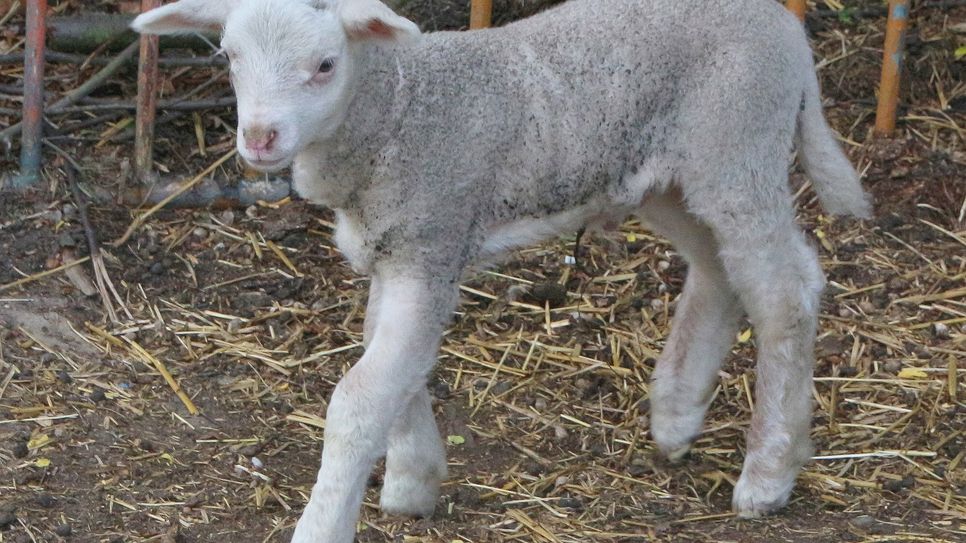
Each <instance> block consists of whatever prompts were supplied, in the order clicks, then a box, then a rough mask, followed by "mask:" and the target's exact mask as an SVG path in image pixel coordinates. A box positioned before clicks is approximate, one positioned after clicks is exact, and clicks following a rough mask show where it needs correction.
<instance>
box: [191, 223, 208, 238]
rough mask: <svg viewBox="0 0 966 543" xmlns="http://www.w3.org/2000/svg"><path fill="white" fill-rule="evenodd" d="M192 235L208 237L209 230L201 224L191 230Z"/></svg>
mask: <svg viewBox="0 0 966 543" xmlns="http://www.w3.org/2000/svg"><path fill="white" fill-rule="evenodd" d="M191 235H192V236H194V237H196V238H198V239H205V238H206V237H208V230H206V229H204V228H202V227H200V226H199V227H197V228H195V229H194V230H192V231H191Z"/></svg>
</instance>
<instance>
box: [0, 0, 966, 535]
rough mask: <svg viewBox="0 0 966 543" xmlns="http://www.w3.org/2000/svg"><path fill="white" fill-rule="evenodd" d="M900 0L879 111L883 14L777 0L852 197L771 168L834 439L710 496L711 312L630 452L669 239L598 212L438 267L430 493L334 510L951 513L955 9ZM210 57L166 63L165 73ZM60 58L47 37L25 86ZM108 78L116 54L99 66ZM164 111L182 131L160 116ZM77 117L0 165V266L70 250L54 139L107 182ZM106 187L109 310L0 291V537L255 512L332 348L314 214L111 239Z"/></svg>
mask: <svg viewBox="0 0 966 543" xmlns="http://www.w3.org/2000/svg"><path fill="white" fill-rule="evenodd" d="M88 4H90V3H86V4H85V3H80V2H75V3H73V4H72V3H69V2H68V3H65V4H62V5H65V6H66V7H64V8H63V10H65V11H66V12H70V11H71V10H79V9H88V8H89V7H90V6H89V5H88ZM860 4H861V5H862V6H865V5H867V4H868V5H873V4H876V3H874V2H866V3H860ZM822 7H823V8H825V7H826V6H824V5H823V6H822ZM0 15H2V14H0ZM913 15H914V18H913V20H914V24H915V28H914V30H913V33H912V36H913V38H912V42H911V47H910V51H909V53H910V60H909V62H908V66H909V67H910V72H909V74H910V77H909V78H908V79H907V81H906V84H905V87H904V91H903V104H904V109H903V111H902V112H901V115H902V117H901V122H900V129H899V131H898V133H897V134H896V135H895V137H894V138H889V139H876V138H873V137H871V136H870V132H871V130H870V129H871V123H872V115H871V113H872V111H873V109H874V96H875V88H876V82H877V80H878V74H877V66H878V62H879V60H878V59H879V56H880V55H881V49H880V48H881V44H882V34H881V30H882V29H883V28H884V25H885V22H884V19H883V18H882V17H879V16H872V17H866V18H858V19H857V18H854V17H846V16H842V17H838V18H834V17H823V18H812V19H810V20H809V25H810V28H811V29H812V32H813V38H814V41H815V46H816V51H817V54H818V56H819V58H820V59H826V60H827V61H828V64H827V65H825V66H823V68H822V69H821V71H820V75H821V78H822V83H823V88H824V89H825V97H826V101H827V105H828V115H829V118H830V121H831V122H832V124H833V125H834V126H835V127H836V128H837V129H838V130H839V131H840V132H841V133H842V134H843V137H844V139H845V140H846V142H847V149H848V151H849V153H850V155H851V157H852V159H853V161H854V163H855V164H856V165H857V166H858V167H859V169H860V170H861V171H863V174H864V177H863V182H864V183H865V184H866V186H867V187H868V189H869V190H870V192H871V193H872V194H873V195H874V198H875V204H876V218H875V219H873V220H871V221H866V222H859V221H852V220H844V219H836V220H830V219H829V218H827V217H825V216H823V215H822V214H821V210H820V209H819V208H818V207H817V205H816V202H815V200H814V197H813V195H812V193H811V192H810V191H809V190H808V189H807V187H804V188H803V183H804V180H803V179H802V176H801V175H800V174H799V173H798V172H797V171H796V172H795V173H794V174H793V175H792V183H793V185H794V186H795V187H796V188H802V190H801V193H800V197H799V198H798V203H799V206H800V210H801V215H800V219H801V223H802V226H803V228H804V229H805V230H806V231H807V232H808V233H809V235H810V236H811V237H812V239H813V240H814V241H815V243H816V245H817V246H819V247H820V251H821V256H822V260H823V266H824V268H825V270H826V273H827V275H828V277H829V279H830V286H829V289H828V291H827V293H826V295H825V297H824V299H823V306H822V322H821V325H820V336H819V341H818V345H817V358H818V365H817V371H816V375H817V377H818V381H817V382H816V385H815V396H816V398H817V405H816V411H815V420H814V424H813V427H814V432H813V437H814V439H815V441H816V455H818V456H830V455H843V457H841V458H838V459H834V458H833V459H822V458H820V459H817V460H815V461H813V462H812V463H811V464H809V465H808V466H807V468H806V470H805V473H804V474H803V475H802V477H801V478H800V479H799V484H798V486H797V488H796V491H795V493H794V495H793V499H792V502H791V503H790V504H789V506H788V507H787V508H786V509H784V510H783V511H781V512H780V513H779V514H777V515H774V516H771V517H767V518H763V519H757V520H738V519H736V518H734V517H733V516H732V515H731V514H730V494H731V489H732V486H733V484H734V482H735V480H736V478H737V475H738V473H739V472H740V468H741V461H742V458H743V447H744V443H743V434H744V430H745V429H746V428H747V422H748V417H749V413H750V409H751V401H750V398H749V391H750V388H751V387H753V383H754V371H753V368H754V366H753V359H754V339H753V336H751V337H748V336H747V335H746V334H742V336H741V337H739V338H738V343H736V347H735V349H734V351H733V353H732V355H731V356H730V357H729V359H728V361H727V362H726V364H725V366H724V367H723V368H722V372H721V381H720V385H719V388H718V390H717V391H716V398H715V401H714V403H713V405H712V407H711V410H710V413H709V421H708V430H707V431H706V433H705V434H704V435H703V436H702V437H701V438H700V439H699V440H698V441H697V442H696V444H695V448H694V451H693V452H692V453H691V454H690V456H689V457H688V458H687V459H686V460H685V462H684V463H683V464H682V465H677V466H672V465H668V464H666V463H665V462H664V461H662V460H661V459H659V458H658V456H657V455H656V453H655V451H654V447H653V444H652V443H651V442H650V441H649V436H648V432H647V382H648V376H649V374H650V371H651V369H652V368H653V363H654V357H655V356H656V355H657V353H658V352H659V351H660V348H661V346H662V345H663V341H664V339H665V338H666V334H667V330H668V325H669V322H668V320H669V314H673V306H674V301H675V299H676V297H677V296H678V294H679V293H680V289H681V285H682V284H683V280H684V275H685V268H684V265H683V263H682V262H681V260H680V258H678V257H677V256H675V255H674V253H673V249H672V248H671V247H669V246H668V245H666V244H665V243H664V242H663V241H661V240H659V239H656V238H654V237H652V236H651V235H650V234H649V233H648V232H646V231H645V230H643V229H642V228H641V226H640V225H639V224H637V223H635V222H630V223H626V224H624V225H623V226H622V227H621V229H620V230H619V231H617V232H611V233H605V234H601V235H598V236H596V237H592V238H585V239H584V241H583V243H582V245H581V246H580V247H579V248H578V249H577V250H576V252H577V254H578V256H579V263H578V265H577V266H571V265H568V264H566V263H565V260H566V257H567V256H569V255H572V254H574V252H575V247H574V244H575V243H574V242H575V239H574V238H573V237H570V238H561V239H558V240H553V241H551V242H548V243H546V244H544V245H541V246H538V247H534V248H532V249H528V250H524V251H520V252H519V253H517V254H515V255H514V256H513V258H510V259H508V260H507V262H506V263H505V264H504V265H501V266H500V267H498V268H494V269H492V270H478V271H476V272H474V273H473V274H471V275H470V276H469V277H468V278H467V281H466V283H465V285H466V287H467V289H466V290H464V292H463V294H464V299H463V301H462V303H461V305H460V309H459V312H458V314H457V316H456V318H455V321H454V325H453V328H452V331H451V332H450V333H449V334H448V335H447V337H446V340H445V341H444V351H443V353H442V354H441V357H440V363H439V367H438V369H437V371H436V373H435V374H434V376H433V377H432V380H431V384H430V389H431V391H432V393H433V396H434V405H435V409H436V411H437V418H438V420H439V423H440V428H441V431H442V433H443V435H444V436H447V438H448V440H449V445H448V458H449V462H450V476H449V478H448V479H447V482H446V483H445V486H444V488H443V496H442V497H441V498H440V501H439V503H438V507H437V512H436V514H435V515H434V516H433V517H432V518H430V519H422V520H407V519H399V518H386V517H383V516H382V515H381V514H380V513H379V511H378V508H377V506H376V504H378V487H379V484H380V477H381V467H377V469H376V471H375V472H374V475H373V477H372V478H371V481H370V483H371V485H370V486H371V487H372V488H371V490H370V491H369V493H368V494H367V497H366V506H365V508H364V512H363V517H362V520H361V522H360V524H359V536H358V540H359V541H365V542H379V541H406V542H457V541H474V542H476V541H481V542H482V541H535V542H536V541H539V542H577V541H607V542H610V541H668V542H670V541H676V542H680V541H716V542H731V541H733V542H740V543H745V542H747V543H752V542H765V541H767V542H786V541H787V542H840V541H848V542H873V541H874V542H891V541H923V542H925V541H936V542H943V541H946V542H953V541H966V527H964V526H963V524H962V523H963V521H964V519H966V473H964V471H966V470H964V469H963V465H964V463H963V460H964V455H966V452H964V451H966V447H964V445H966V430H964V429H966V404H964V403H963V401H964V398H966V378H964V375H966V365H964V364H966V347H964V343H966V317H964V315H966V297H964V294H963V292H962V286H963V285H964V284H966V281H964V279H966V241H964V240H966V222H964V210H966V151H964V149H966V141H964V132H963V128H962V127H964V126H966V107H964V105H966V89H964V87H963V85H962V82H963V81H964V80H966V77H964V71H966V61H964V60H954V58H953V51H954V50H955V49H956V48H957V47H958V46H962V45H963V43H964V42H966V38H964V37H963V34H961V33H960V34H957V33H956V32H954V31H953V30H951V28H952V27H953V26H954V25H955V24H956V23H960V24H961V23H962V22H963V21H966V8H962V7H951V8H947V9H919V10H914V11H913ZM18 17H19V16H18ZM9 24H10V25H16V24H22V20H19V19H17V17H15V18H14V19H12V22H11V23H9ZM5 39H6V40H7V41H6V42H5V43H8V44H9V43H12V40H11V39H10V38H9V36H8V37H6V38H5ZM843 51H845V52H846V53H847V54H846V55H845V56H844V57H843V56H842V54H843ZM4 69H6V68H4ZM6 73H13V72H12V71H9V70H8V71H7V72H6ZM216 73H217V69H216V68H210V69H195V70H179V71H177V73H174V74H172V73H168V74H166V76H165V85H166V92H180V91H183V90H184V89H190V88H193V86H196V85H198V84H200V83H201V82H204V81H206V80H207V79H208V78H209V77H212V76H213V75H215V74H216ZM85 74H86V75H89V71H82V72H77V71H75V70H74V68H73V67H71V66H65V65H58V66H55V67H53V68H51V69H50V78H51V85H53V86H57V85H60V86H61V87H62V88H63V89H69V88H72V86H76V83H77V82H78V81H81V80H82V79H83V75H85ZM134 88H135V79H134V77H133V74H132V73H131V72H124V73H121V74H119V75H118V76H117V77H116V78H115V79H114V80H112V83H111V84H110V85H109V86H108V88H104V89H102V90H101V91H100V92H99V96H100V97H102V98H105V99H106V98H117V97H127V98H128V99H130V97H131V96H133V93H134ZM0 90H2V89H0ZM3 92H7V91H6V90H4V91H3ZM15 105H16V101H15V100H12V99H10V97H9V95H6V94H5V95H3V96H2V97H0V106H4V107H7V108H14V107H15ZM5 115H6V116H5ZM124 118H125V117H123V116H119V117H116V118H113V119H108V120H105V121H104V122H106V123H113V122H117V121H121V120H123V119H124ZM2 119H7V120H11V119H13V117H11V116H10V115H9V114H0V120H2ZM59 122H62V123H63V124H61V127H62V128H64V127H67V128H69V127H70V126H71V125H72V123H76V122H78V118H74V119H72V120H62V121H59ZM233 125H234V119H233V113H232V112H231V111H230V110H212V111H206V112H203V113H202V114H200V115H199V116H198V117H197V118H196V117H193V116H191V115H188V116H183V117H180V118H177V119H172V120H170V122H166V123H163V124H161V126H160V127H159V134H158V142H157V147H156V161H157V164H158V167H159V170H160V171H162V172H164V173H170V174H171V175H178V176H183V177H190V176H192V175H194V174H195V173H196V172H198V171H201V169H203V168H204V167H205V166H206V165H207V164H210V163H211V162H212V161H213V160H214V159H215V158H217V157H218V156H220V155H221V154H223V153H224V152H226V151H227V150H229V149H230V148H231V146H232V133H231V127H232V126H233ZM199 127H200V128H199ZM121 128H123V127H121ZM196 129H199V130H200V131H201V138H202V140H203V142H204V146H203V147H202V146H199V145H198V144H197V143H196V142H195V138H194V137H192V138H185V134H194V133H195V130H196ZM109 130H112V128H111V125H108V124H102V125H95V126H93V127H87V128H84V129H78V130H76V131H71V130H65V131H64V134H65V135H64V136H63V137H60V139H56V138H55V139H53V141H55V142H56V144H57V145H58V146H60V147H61V148H62V149H63V152H60V153H53V152H51V153H49V154H48V155H45V157H46V159H47V168H46V170H45V183H44V184H43V186H42V187H40V188H38V189H36V190H34V191H28V192H17V193H13V192H11V191H6V192H0V288H3V285H9V284H11V283H13V282H15V281H18V280H21V279H23V278H24V277H27V276H31V275H33V274H37V273H40V272H43V271H45V270H53V269H56V268H57V267H58V266H61V265H62V264H65V263H68V262H69V261H70V260H71V259H73V258H82V257H84V256H86V255H88V252H89V251H88V248H87V239H86V237H85V233H84V229H83V224H82V221H81V220H80V216H79V213H78V211H77V202H76V201H74V200H73V198H72V197H71V195H70V191H69V190H68V188H67V184H66V183H67V180H66V179H67V178H66V176H65V175H64V169H63V168H64V165H65V160H66V159H65V158H64V157H65V155H66V156H69V157H72V159H73V160H76V161H78V162H79V163H80V165H81V166H82V168H83V170H82V175H81V181H82V184H83V186H84V187H85V189H86V190H87V192H88V194H89V195H98V194H101V195H102V194H104V193H111V192H115V193H117V192H120V191H122V190H124V187H125V186H126V183H127V182H128V180H127V178H126V176H127V171H128V170H129V166H128V164H127V162H128V157H130V156H131V155H132V145H131V143H130V141H127V140H123V139H121V140H120V141H118V140H116V139H111V138H110V137H105V135H104V131H109ZM116 131H117V132H120V131H121V129H118V130H116ZM189 140H190V141H189ZM14 158H15V154H10V155H7V156H6V157H5V158H2V159H0V166H2V167H4V168H10V169H12V168H13V166H14V164H15V163H14ZM221 175H223V176H226V177H237V176H238V175H244V172H243V171H242V169H241V167H240V166H239V165H237V164H229V165H228V166H226V167H225V168H224V169H223V170H221ZM137 213H138V212H137V211H135V210H131V209H127V208H125V207H123V206H120V205H116V204H113V203H111V202H109V201H108V202H105V201H103V199H101V200H98V202H97V203H96V204H94V205H92V207H91V209H90V215H91V223H92V225H93V228H94V230H95V232H96V235H97V237H98V238H99V240H100V243H101V245H102V247H103V248H104V251H105V264H106V270H107V272H108V276H109V277H110V279H111V280H112V281H113V284H114V285H115V287H116V289H117V292H118V296H117V297H116V298H114V300H113V303H112V305H113V307H114V308H115V309H116V310H117V312H118V320H117V322H111V320H110V319H109V318H108V314H107V312H106V310H105V308H104V305H103V303H102V302H101V298H100V297H99V296H98V295H97V294H94V295H85V294H84V293H83V290H84V288H83V287H84V285H83V283H84V279H85V277H86V278H87V279H88V280H89V281H91V282H93V277H94V275H93V272H92V271H91V268H90V264H89V263H88V262H84V263H82V264H80V265H78V266H75V268H74V270H75V273H74V275H71V276H68V274H66V273H64V272H57V273H53V274H51V275H50V276H48V277H45V278H43V279H40V280H36V281H31V282H28V283H26V284H25V285H24V286H22V287H18V288H13V289H4V290H0V542H7V541H12V542H18V543H20V542H24V543H26V542H30V541H61V540H64V541H84V542H86V541H92V542H93V541H98V542H102V541H105V542H106V541H110V542H114V541H117V542H120V541H132V542H134V541H157V542H163V543H171V542H176V541H177V542H182V541H183V542H188V541H199V542H202V541H218V542H221V541H224V540H226V539H228V540H230V541H237V542H262V541H285V540H286V537H287V536H288V535H289V534H290V533H291V529H292V527H293V525H294V522H295V521H296V520H297V518H298V515H299V512H300V511H301V509H302V507H303V506H304V504H305V502H306V499H307V495H308V492H309V491H310V489H311V485H312V483H313V481H314V478H315V473H316V470H317V468H318V461H319V451H320V448H321V445H322V435H323V431H322V426H323V425H324V414H325V408H326V405H327V404H326V402H327V400H328V397H329V395H330V394H331V392H332V389H333V387H334V384H335V383H336V382H337V381H338V379H339V377H340V376H341V375H342V374H343V373H344V372H345V371H346V369H347V368H348V367H350V365H351V364H352V363H353V362H354V361H355V360H356V359H357V358H358V356H359V354H360V352H361V349H360V348H359V347H358V345H359V344H360V342H361V330H362V320H363V317H364V308H365V301H366V287H367V285H368V281H367V280H366V279H365V278H363V277H359V276H357V275H356V274H354V273H353V272H352V270H351V269H350V268H349V267H348V266H347V264H346V263H345V262H344V260H343V258H342V256H341V254H340V253H339V251H338V249H337V248H336V247H335V246H334V243H333V241H332V236H331V234H332V230H331V225H332V223H331V221H332V217H331V214H330V212H329V211H327V210H324V209H318V208H314V207H312V206H309V205H307V204H305V203H304V202H300V201H297V200H295V201H291V200H286V201H283V202H279V203H262V204H259V205H256V206H252V207H250V208H247V209H231V210H183V209H182V210H162V211H160V212H159V213H157V214H156V215H154V216H152V217H151V218H150V219H149V220H148V221H147V222H146V224H145V225H144V226H143V227H142V228H140V229H139V230H138V231H137V232H136V234H135V235H134V236H133V237H132V238H131V239H130V240H129V241H128V242H127V243H124V244H121V245H120V246H118V247H114V246H112V245H111V244H110V243H109V242H110V241H111V240H115V239H117V238H118V237H120V236H121V234H122V233H123V232H124V231H125V230H126V229H127V228H128V226H129V225H130V224H131V221H132V220H133V218H134V216H136V215H137ZM279 255H284V256H285V258H282V257H280V256H279ZM555 284H559V285H564V286H565V287H566V288H563V289H561V288H559V287H555V286H554V285H555ZM534 304H536V305H534ZM543 304H547V305H546V306H545V307H540V306H543ZM746 328H747V327H744V328H743V330H744V329H746ZM142 349H143V350H142ZM144 353H148V354H147V355H145V354H144ZM153 360H157V361H158V362H159V363H160V365H162V366H163V367H164V369H165V370H167V371H169V372H170V373H171V374H172V375H173V378H174V380H175V381H177V383H178V384H179V385H180V387H182V388H183V389H184V391H185V392H186V394H187V396H188V397H189V398H190V402H191V403H192V404H193V405H194V406H196V407H197V409H198V411H199V413H198V414H195V415H192V414H191V413H190V412H189V409H188V407H187V405H186V403H185V402H184V401H182V400H179V397H178V396H177V395H176V394H175V392H174V391H173V390H172V387H171V386H170V385H169V384H168V382H167V381H166V380H165V378H164V377H163V376H162V374H161V372H160V371H159V366H158V364H156V363H154V362H153ZM916 372H919V373H916ZM897 451H898V452H897ZM870 453H875V454H870ZM863 455H864V456H863Z"/></svg>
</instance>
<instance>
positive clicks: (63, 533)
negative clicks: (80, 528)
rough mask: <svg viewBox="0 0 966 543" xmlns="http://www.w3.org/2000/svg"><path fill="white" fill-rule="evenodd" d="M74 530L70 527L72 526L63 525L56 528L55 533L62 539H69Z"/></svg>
mask: <svg viewBox="0 0 966 543" xmlns="http://www.w3.org/2000/svg"><path fill="white" fill-rule="evenodd" d="M73 531H74V530H73V529H72V528H71V527H70V524H61V525H60V526H58V527H56V528H54V533H55V534H57V535H59V536H60V537H68V536H70V534H71V532H73Z"/></svg>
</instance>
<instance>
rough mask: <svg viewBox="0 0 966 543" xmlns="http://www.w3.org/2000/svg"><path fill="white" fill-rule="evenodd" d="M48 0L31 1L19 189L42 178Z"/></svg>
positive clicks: (28, 14) (25, 67)
mask: <svg viewBox="0 0 966 543" xmlns="http://www.w3.org/2000/svg"><path fill="white" fill-rule="evenodd" d="M46 19H47V0H33V1H31V2H27V43H26V48H25V51H24V92H23V137H22V138H21V139H20V175H19V176H17V177H15V178H14V179H13V186H14V187H17V188H25V187H29V186H31V185H33V184H36V183H37V181H39V180H40V159H41V150H42V146H43V138H44V126H43V122H44V48H45V44H46V38H47V30H46V29H47V24H46Z"/></svg>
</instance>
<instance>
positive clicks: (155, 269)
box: [148, 262, 164, 275]
mask: <svg viewBox="0 0 966 543" xmlns="http://www.w3.org/2000/svg"><path fill="white" fill-rule="evenodd" d="M148 271H149V272H151V273H152V274H154V275H161V274H162V273H164V264H162V263H161V262H155V263H154V264H151V267H150V268H148Z"/></svg>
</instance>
